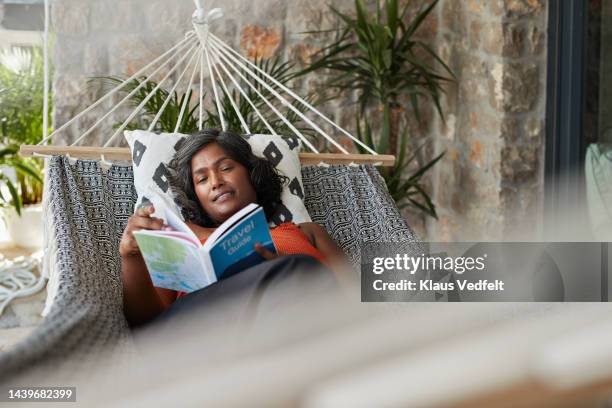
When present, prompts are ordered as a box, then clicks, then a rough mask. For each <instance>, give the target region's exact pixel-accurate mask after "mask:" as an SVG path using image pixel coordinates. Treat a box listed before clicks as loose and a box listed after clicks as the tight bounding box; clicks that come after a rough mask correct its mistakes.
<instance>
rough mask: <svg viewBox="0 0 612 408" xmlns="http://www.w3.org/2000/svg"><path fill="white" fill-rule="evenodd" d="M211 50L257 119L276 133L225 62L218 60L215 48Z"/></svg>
mask: <svg viewBox="0 0 612 408" xmlns="http://www.w3.org/2000/svg"><path fill="white" fill-rule="evenodd" d="M213 52H214V53H215V57H216V58H217V62H218V63H219V66H220V67H221V69H223V71H224V72H225V75H227V77H228V78H229V79H230V80H231V81H232V83H233V84H234V86H235V87H236V89H238V92H240V94H241V95H242V97H243V98H244V99H246V101H247V103H248V104H249V105H251V108H253V111H255V114H256V115H257V116H258V117H259V119H260V120H261V121H262V122H263V123H264V125H266V127H267V128H268V130H269V131H270V132H271V133H272V134H273V135H276V132H275V131H274V129H273V128H272V126H270V124H269V123H268V121H267V120H266V118H264V116H263V115H262V114H261V112H259V109H257V107H256V106H255V104H254V103H253V101H251V98H249V97H248V95H247V94H246V92H245V91H244V90H243V89H242V87H241V86H240V84H239V83H238V81H236V79H235V78H234V76H233V75H232V74H231V73H230V72H229V71H228V70H227V68H226V67H225V64H223V62H222V61H221V60H219V58H218V57H219V54H218V53H217V52H216V50H213Z"/></svg>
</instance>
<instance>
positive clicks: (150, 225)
mask: <svg viewBox="0 0 612 408" xmlns="http://www.w3.org/2000/svg"><path fill="white" fill-rule="evenodd" d="M154 212H155V208H153V206H152V205H149V206H145V207H139V208H138V209H137V210H136V213H134V215H132V216H131V217H130V218H129V220H128V222H127V225H126V227H125V230H124V231H123V236H122V237H121V242H120V243H119V254H121V257H122V258H126V257H132V256H139V255H140V248H138V244H137V243H136V238H134V232H135V231H140V230H161V229H163V228H164V220H162V219H160V218H155V217H151V214H153V213H154Z"/></svg>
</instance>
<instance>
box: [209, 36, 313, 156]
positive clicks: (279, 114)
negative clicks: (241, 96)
mask: <svg viewBox="0 0 612 408" xmlns="http://www.w3.org/2000/svg"><path fill="white" fill-rule="evenodd" d="M211 49H212V50H213V51H215V52H217V55H219V56H221V57H222V58H224V60H225V61H226V62H227V63H228V65H229V66H230V67H232V69H234V70H235V71H236V72H237V73H238V75H240V77H241V78H242V79H244V81H245V82H246V83H247V84H249V86H250V87H251V89H254V90H255V92H256V93H257V95H258V96H259V97H260V98H261V99H262V100H263V101H264V102H265V103H266V105H268V107H269V108H270V109H272V111H273V112H274V113H275V114H276V115H277V116H278V117H279V118H280V119H281V120H282V121H283V122H284V123H285V124H286V125H287V126H288V127H289V128H290V129H291V131H293V133H295V134H296V135H297V136H298V137H299V138H300V140H302V141H303V142H304V144H305V145H306V146H307V147H308V148H309V149H310V150H311V151H313V152H314V153H317V154H318V153H319V151H318V150H317V149H316V148H315V147H314V145H313V144H312V143H310V141H309V140H308V139H307V138H306V136H304V135H303V134H302V132H300V131H299V130H298V129H297V128H296V127H295V126H294V125H293V124H292V123H291V122H289V120H288V119H287V118H286V117H285V116H284V115H283V114H282V113H280V112H279V111H278V109H276V107H275V106H274V105H273V104H272V103H270V101H268V100H267V98H265V97H264V96H263V95H262V94H261V93H260V92H259V91H258V90H257V89H256V88H255V86H254V85H253V84H251V83H250V82H249V80H248V79H246V78H245V77H244V76H243V75H242V74H241V73H240V72H239V71H238V70H237V69H236V68H235V67H234V66H233V65H232V64H231V62H229V61H228V60H227V58H226V57H225V56H224V55H222V54H221V52H222V50H221V49H220V48H218V47H217V46H216V45H214V44H212V43H211ZM242 68H243V69H244V70H245V71H248V72H249V73H250V74H251V76H253V75H254V74H253V73H252V72H250V71H249V70H248V68H245V67H244V66H242ZM257 79H259V78H257ZM264 85H265V86H267V84H265V83H264ZM267 88H268V89H270V88H269V87H267ZM271 92H274V90H271ZM277 95H278V94H277Z"/></svg>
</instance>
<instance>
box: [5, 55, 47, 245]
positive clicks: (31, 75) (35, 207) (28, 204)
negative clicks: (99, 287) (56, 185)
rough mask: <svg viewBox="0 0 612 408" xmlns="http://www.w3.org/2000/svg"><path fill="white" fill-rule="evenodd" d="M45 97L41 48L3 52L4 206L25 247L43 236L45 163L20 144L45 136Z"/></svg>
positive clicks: (38, 242) (12, 231)
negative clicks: (26, 155) (26, 154)
mask: <svg viewBox="0 0 612 408" xmlns="http://www.w3.org/2000/svg"><path fill="white" fill-rule="evenodd" d="M43 100H44V81H43V57H42V51H41V50H40V48H32V49H28V48H13V49H11V50H3V51H1V52H0V207H3V209H4V211H3V213H4V214H3V215H4V220H5V223H6V226H7V230H8V232H9V235H10V236H11V238H12V240H13V242H14V243H15V244H16V245H18V246H23V247H40V246H41V245H42V239H43V224H42V206H41V202H42V191H43V163H42V161H41V160H40V159H37V158H23V157H20V156H19V154H18V152H19V146H20V145H21V144H36V143H38V142H40V140H41V139H42V134H43ZM11 173H12V174H11Z"/></svg>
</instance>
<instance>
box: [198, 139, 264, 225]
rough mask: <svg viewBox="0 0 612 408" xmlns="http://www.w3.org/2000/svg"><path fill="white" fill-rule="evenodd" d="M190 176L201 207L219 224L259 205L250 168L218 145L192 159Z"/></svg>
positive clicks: (204, 150) (212, 144)
mask: <svg viewBox="0 0 612 408" xmlns="http://www.w3.org/2000/svg"><path fill="white" fill-rule="evenodd" d="M191 176H192V178H193V187H194V190H195V193H196V195H197V196H198V200H200V204H201V205H202V208H203V209H204V211H206V213H207V214H208V215H209V217H210V218H212V220H213V221H214V222H215V223H216V224H217V225H218V224H221V223H223V221H225V220H227V219H228V218H229V217H231V216H232V215H234V214H235V213H236V212H237V211H239V210H241V209H242V208H244V207H245V206H247V205H248V204H250V203H256V202H257V194H256V193H255V189H254V188H253V185H252V184H251V178H250V175H249V172H248V170H247V168H246V167H244V166H243V165H241V164H240V163H238V162H236V161H234V160H232V159H230V158H229V156H228V155H227V154H226V153H225V151H224V150H223V149H222V148H221V146H219V145H218V144H217V143H211V144H209V145H208V146H206V147H204V148H203V149H202V150H200V151H199V152H197V153H196V154H195V155H194V156H193V157H192V158H191Z"/></svg>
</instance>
